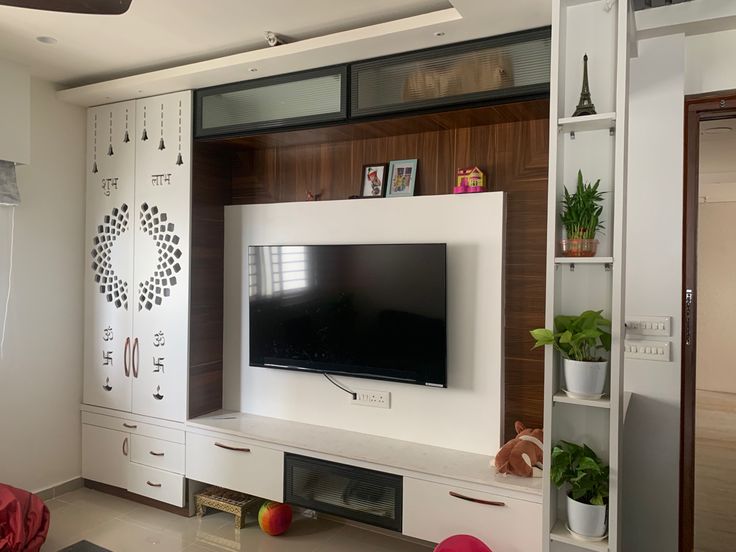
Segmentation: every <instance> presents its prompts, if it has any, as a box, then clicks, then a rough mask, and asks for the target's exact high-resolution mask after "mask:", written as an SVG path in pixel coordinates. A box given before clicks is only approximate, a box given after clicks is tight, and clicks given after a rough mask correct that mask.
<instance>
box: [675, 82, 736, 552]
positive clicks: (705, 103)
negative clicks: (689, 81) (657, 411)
mask: <svg viewBox="0 0 736 552" xmlns="http://www.w3.org/2000/svg"><path fill="white" fill-rule="evenodd" d="M733 117H736V90H725V91H721V92H712V93H707V94H695V95H691V96H686V97H685V155H684V162H685V166H684V177H685V178H684V187H683V219H682V295H681V297H682V335H681V354H682V370H681V387H680V508H679V510H680V512H679V513H680V523H679V532H680V534H679V541H680V552H692V550H693V547H694V544H695V362H696V351H697V347H696V345H697V340H696V335H697V312H698V309H697V306H698V303H697V289H698V287H697V277H698V262H697V261H698V258H697V253H698V252H697V246H698V174H699V170H700V123H701V122H702V121H710V120H715V119H725V118H733ZM688 292H690V295H689V297H690V299H688Z"/></svg>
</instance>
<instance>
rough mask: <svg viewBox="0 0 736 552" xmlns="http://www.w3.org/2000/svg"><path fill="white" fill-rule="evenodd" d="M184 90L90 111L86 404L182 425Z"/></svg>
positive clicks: (186, 189) (186, 247) (186, 241)
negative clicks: (180, 422)
mask: <svg viewBox="0 0 736 552" xmlns="http://www.w3.org/2000/svg"><path fill="white" fill-rule="evenodd" d="M191 110H192V102H191V92H188V91H187V92H177V93H174V94H167V95H165V96H159V97H154V98H145V99H141V100H137V101H131V102H123V103H119V104H113V105H109V106H102V107H97V108H92V109H90V110H89V113H88V128H87V136H88V137H87V165H88V167H87V171H88V173H87V174H88V177H87V232H86V245H87V247H86V249H87V250H88V252H89V253H88V258H87V271H86V280H87V281H86V284H85V285H86V316H85V378H84V402H85V403H86V404H91V405H96V406H102V407H107V408H113V409H116V410H121V411H125V412H133V413H137V414H142V415H146V416H151V417H155V418H162V419H168V420H180V421H183V420H185V419H186V415H187V381H188V378H187V375H188V354H189V253H190V206H191V201H190V199H191Z"/></svg>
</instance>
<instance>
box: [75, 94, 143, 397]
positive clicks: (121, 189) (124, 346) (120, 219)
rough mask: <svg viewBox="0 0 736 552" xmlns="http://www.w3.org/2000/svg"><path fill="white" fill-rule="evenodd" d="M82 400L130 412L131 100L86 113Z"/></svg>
mask: <svg viewBox="0 0 736 552" xmlns="http://www.w3.org/2000/svg"><path fill="white" fill-rule="evenodd" d="M86 170H87V217H86V230H85V240H84V244H85V258H84V263H85V332H84V335H85V354H84V402H85V403H87V404H92V405H96V406H103V407H108V408H114V409H117V410H124V411H130V405H131V399H130V397H131V386H130V368H131V365H130V353H131V341H130V339H131V336H132V322H133V317H132V315H133V309H134V308H135V283H134V281H133V245H134V240H133V224H134V222H135V218H134V216H133V208H134V200H133V197H134V192H135V189H134V188H135V186H134V178H135V102H123V103H117V104H112V105H107V106H103V107H97V108H92V109H89V110H88V112H87V165H86Z"/></svg>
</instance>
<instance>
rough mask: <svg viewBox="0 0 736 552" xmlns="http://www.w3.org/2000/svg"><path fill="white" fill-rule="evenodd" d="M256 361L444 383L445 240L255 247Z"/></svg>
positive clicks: (253, 359) (251, 260)
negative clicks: (441, 242) (443, 242)
mask: <svg viewBox="0 0 736 552" xmlns="http://www.w3.org/2000/svg"><path fill="white" fill-rule="evenodd" d="M248 259H249V260H248V264H249V267H248V268H249V280H248V286H249V296H250V364H251V366H263V367H270V368H284V369H291V370H307V371H314V372H324V373H329V374H340V375H347V376H357V377H365V378H375V379H385V380H392V381H398V382H407V383H415V384H421V385H432V386H438V387H445V386H446V385H447V378H446V358H447V339H446V330H447V320H446V244H438V243H426V244H425V243H423V244H391V245H289V246H278V245H275V246H274V245H269V246H251V247H250V248H249V251H248Z"/></svg>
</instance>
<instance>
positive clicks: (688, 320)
mask: <svg viewBox="0 0 736 552" xmlns="http://www.w3.org/2000/svg"><path fill="white" fill-rule="evenodd" d="M694 301H695V294H694V293H693V290H692V289H686V290H685V324H684V326H685V345H686V346H687V347H689V346H690V345H692V343H693V320H694V316H693V310H694V308H693V303H694Z"/></svg>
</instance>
